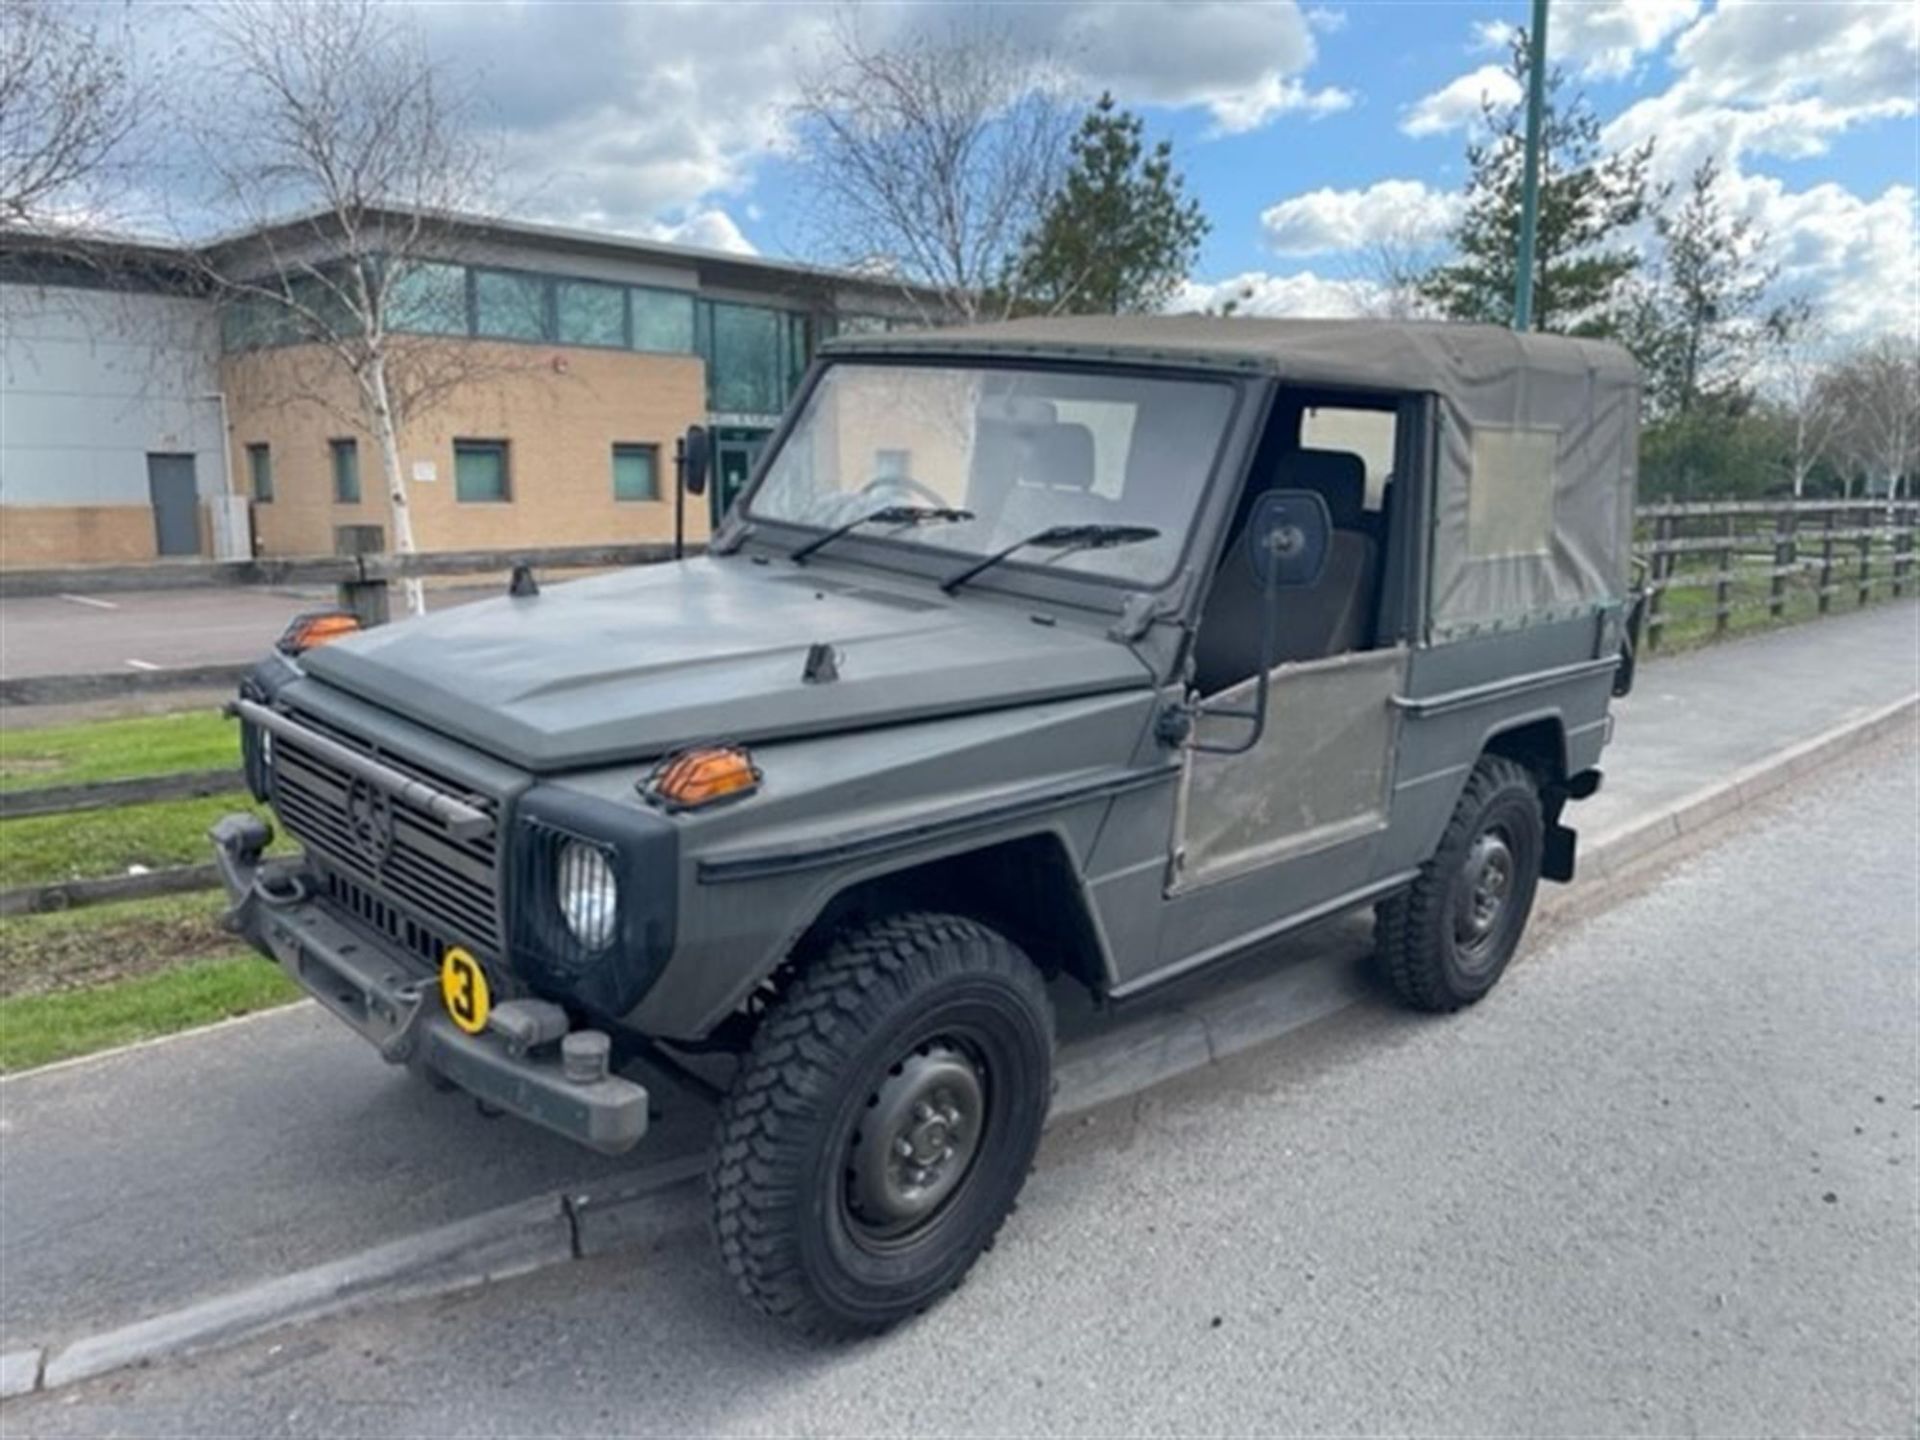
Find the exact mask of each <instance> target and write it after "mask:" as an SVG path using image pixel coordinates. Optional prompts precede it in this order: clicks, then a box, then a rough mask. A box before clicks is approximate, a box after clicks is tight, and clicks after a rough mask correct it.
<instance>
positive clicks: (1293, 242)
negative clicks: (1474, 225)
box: [1260, 180, 1464, 255]
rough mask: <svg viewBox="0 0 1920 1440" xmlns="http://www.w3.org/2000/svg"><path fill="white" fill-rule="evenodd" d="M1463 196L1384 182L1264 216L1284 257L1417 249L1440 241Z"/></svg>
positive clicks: (1309, 196)
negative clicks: (1388, 246) (1377, 247)
mask: <svg viewBox="0 0 1920 1440" xmlns="http://www.w3.org/2000/svg"><path fill="white" fill-rule="evenodd" d="M1463 204H1464V197H1462V196H1461V195H1459V194H1455V193H1450V192H1447V191H1442V190H1435V189H1433V188H1432V187H1431V186H1429V185H1427V184H1425V183H1423V182H1422V181H1419V180H1381V181H1379V182H1377V183H1376V184H1373V185H1369V186H1368V187H1367V188H1366V189H1364V190H1331V189H1323V190H1310V191H1308V192H1307V193H1306V194H1304V195H1294V196H1291V197H1289V198H1288V199H1285V200H1282V201H1280V202H1279V203H1278V204H1276V205H1271V206H1269V207H1268V208H1267V209H1265V210H1263V211H1261V212H1260V226H1261V229H1262V231H1263V232H1264V233H1265V236H1266V241H1267V244H1268V245H1270V246H1271V247H1272V248H1273V249H1275V250H1276V251H1278V252H1279V253H1281V254H1282V255H1321V254H1327V253H1331V252H1337V251H1351V250H1360V249H1364V248H1365V247H1367V246H1368V245H1372V244H1374V243H1376V242H1389V243H1392V244H1394V245H1397V246H1403V247H1417V246H1422V245H1430V244H1433V243H1434V242H1436V241H1438V240H1440V239H1441V238H1442V237H1443V236H1444V235H1445V234H1446V233H1447V231H1448V230H1450V229H1451V228H1452V227H1453V225H1454V222H1455V221H1457V220H1458V219H1459V218H1460V211H1461V207H1462V205H1463Z"/></svg>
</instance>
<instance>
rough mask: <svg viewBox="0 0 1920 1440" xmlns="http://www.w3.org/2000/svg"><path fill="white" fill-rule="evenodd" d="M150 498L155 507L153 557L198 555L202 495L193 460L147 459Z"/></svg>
mask: <svg viewBox="0 0 1920 1440" xmlns="http://www.w3.org/2000/svg"><path fill="white" fill-rule="evenodd" d="M147 498H148V500H149V501H150V502H151V503H152V505H153V548H154V553H155V554H158V555H198V554H199V553H200V491H199V486H198V484H197V483H196V482H195V480H194V475H193V456H191V455H149V456H147Z"/></svg>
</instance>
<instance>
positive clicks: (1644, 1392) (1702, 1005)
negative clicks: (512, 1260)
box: [4, 737, 1920, 1435]
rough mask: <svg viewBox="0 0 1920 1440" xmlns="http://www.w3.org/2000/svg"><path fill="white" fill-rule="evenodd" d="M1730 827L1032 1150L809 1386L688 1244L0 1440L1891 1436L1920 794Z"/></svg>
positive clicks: (1915, 1122)
mask: <svg viewBox="0 0 1920 1440" xmlns="http://www.w3.org/2000/svg"><path fill="white" fill-rule="evenodd" d="M1812 783H1813V785H1814V786H1815V787H1816V788H1815V789H1814V790H1813V791H1811V792H1809V791H1807V790H1799V791H1790V792H1788V793H1787V794H1785V795H1783V796H1781V797H1779V798H1777V799H1775V800H1772V801H1769V802H1767V803H1766V804H1764V805H1762V806H1760V807H1758V808H1756V809H1754V810H1751V811H1748V812H1745V814H1744V815H1743V816H1742V817H1741V818H1740V819H1739V820H1738V821H1736V822H1734V823H1733V824H1732V825H1731V826H1729V827H1728V829H1727V830H1725V831H1723V832H1721V835H1722V838H1720V839H1719V840H1718V841H1717V843H1716V844H1715V845H1713V846H1712V847H1711V848H1709V849H1706V850H1704V851H1701V852H1698V853H1695V854H1693V855H1692V856H1690V857H1689V858H1687V859H1685V860H1683V861H1680V862H1678V863H1676V864H1675V865H1674V866H1673V867H1672V868H1671V869H1670V870H1669V871H1667V872H1666V873H1664V874H1663V875H1661V876H1660V877H1659V878H1658V879H1657V880H1653V881H1649V882H1648V888H1646V889H1644V890H1643V891H1641V892H1640V893H1638V894H1636V895H1634V896H1632V897H1630V898H1627V899H1625V900H1624V901H1622V902H1621V903H1619V904H1618V905H1616V906H1615V907H1614V908H1613V909H1611V910H1610V911H1608V912H1607V913H1606V914H1604V915H1601V916H1598V917H1595V918H1591V919H1589V920H1587V921H1584V922H1582V923H1579V924H1572V925H1567V926H1564V927H1563V928H1562V929H1561V930H1560V931H1559V932H1558V933H1552V932H1549V933H1547V934H1545V935H1543V936H1542V937H1540V939H1539V940H1538V941H1537V942H1536V944H1535V945H1534V946H1533V948H1532V949H1531V951H1530V953H1529V956H1528V958H1527V959H1526V960H1525V962H1524V963H1523V964H1521V965H1520V966H1519V967H1517V968H1516V970H1515V971H1514V973H1513V974H1512V975H1511V976H1509V978H1508V980H1507V982H1506V983H1505V984H1504V985H1503V986H1502V988H1501V989H1500V990H1499V991H1498V992H1496V993H1495V995H1494V996H1493V997H1492V998H1490V999H1489V1000H1488V1001H1487V1002H1486V1003H1485V1004H1483V1005H1481V1006H1479V1007H1478V1008H1476V1009H1474V1010H1472V1011H1469V1012H1466V1013H1464V1014H1461V1015H1458V1016H1454V1017H1450V1018H1446V1019H1431V1018H1420V1017H1414V1016H1410V1015H1406V1014H1403V1013H1401V1012H1399V1011H1397V1010H1395V1009H1393V1008H1392V1007H1390V1006H1389V1005H1387V1004H1386V1003H1385V1002H1384V1001H1373V1002H1367V1003H1363V1004H1361V1005H1359V1006H1357V1007H1355V1008H1352V1009H1349V1010H1347V1011H1345V1012H1344V1013H1342V1014H1341V1015H1339V1016H1337V1017H1335V1018H1333V1019H1330V1020H1327V1021H1325V1022H1323V1023H1322V1024H1320V1025H1318V1026H1316V1027H1313V1028H1312V1029H1309V1030H1307V1031H1304V1032H1301V1033H1300V1034H1298V1035H1296V1036H1294V1037H1292V1038H1291V1039H1289V1040H1287V1041H1284V1042H1282V1043H1280V1044H1278V1045H1276V1046H1272V1047H1268V1048H1266V1049H1263V1050H1259V1051H1254V1052H1250V1053H1248V1054H1246V1055H1243V1056H1241V1057H1240V1058H1238V1059H1236V1060H1233V1061H1230V1062H1227V1063H1225V1064H1223V1065H1219V1066H1215V1067H1212V1068H1210V1069H1208V1070H1205V1071H1202V1072H1199V1073H1198V1074H1196V1075H1194V1076H1192V1077H1190V1078H1188V1079H1187V1080H1184V1081H1179V1082H1175V1083H1173V1084H1170V1085H1167V1086H1163V1087H1161V1088H1160V1089H1158V1090H1155V1091H1151V1092H1148V1093H1147V1094H1145V1095H1143V1096H1139V1097H1135V1098H1134V1099H1132V1100H1130V1101H1125V1102H1120V1103H1116V1104H1114V1105H1112V1106H1109V1107H1106V1108H1105V1109H1102V1110H1098V1111H1095V1112H1093V1113H1091V1114H1089V1115H1087V1116H1085V1117H1083V1118H1082V1119H1081V1120H1080V1121H1077V1122H1073V1123H1071V1124H1068V1125H1066V1126H1063V1127H1061V1128H1059V1129H1057V1130H1056V1131H1055V1132H1054V1133H1053V1134H1052V1135H1051V1136H1050V1138H1049V1140H1048V1142H1047V1144H1046V1145H1045V1147H1044V1149H1043V1151H1042V1156H1041V1160H1040V1164H1039V1166H1038V1169H1037V1170H1036V1173H1035V1174H1034V1176H1033V1179H1032V1181H1031V1183H1030V1184H1029V1185H1028V1187H1027V1191H1026V1196H1025V1199H1024V1201H1023V1204H1022V1207H1021V1210H1020V1213H1019V1214H1018V1215H1017V1216H1016V1217H1015V1219H1014V1221H1013V1223H1012V1224H1011V1225H1010V1226H1009V1227H1008V1230H1007V1231H1006V1232H1005V1234H1004V1235H1003V1237H1002V1240H1001V1244H1000V1245H999V1247H998V1249H997V1250H995V1251H994V1252H993V1253H992V1254H991V1255H989V1256H988V1257H987V1258H986V1259H985V1261H984V1262H983V1263H982V1264H981V1265H980V1267H979V1268H978V1270H977V1271H976V1272H975V1275H974V1276H973V1278H972V1280H971V1281H970V1282H969V1283H968V1285H967V1287H966V1288H965V1289H964V1290H962V1291H961V1293H960V1294H959V1295H957V1296H956V1297H954V1298H953V1299H952V1300H951V1301H950V1302H948V1303H947V1304H946V1305H944V1306H942V1307H940V1308H939V1309H937V1310H935V1311H934V1312H933V1313H932V1314H930V1315H928V1316H927V1317H925V1318H923V1319H922V1320H920V1321H919V1322H917V1323H915V1324H913V1325H910V1326H908V1327H906V1328H904V1329H902V1330H901V1331H899V1332H896V1333H895V1334H894V1335H892V1336H890V1337H887V1338H884V1339H882V1340H879V1341H875V1342H871V1343H867V1344H863V1345H858V1346H853V1347H849V1348H844V1349H833V1348H822V1347H817V1346H812V1345H809V1344H806V1343H803V1342H801V1341H799V1340H796V1339H793V1338H791V1337H789V1336H787V1335H786V1334H785V1333H784V1332H782V1331H781V1330H779V1329H778V1328H777V1327H774V1326H772V1325H771V1324H768V1323H765V1322H762V1321H759V1320H757V1319H755V1318H754V1317H753V1316H751V1315H750V1314H749V1313H748V1312H747V1311H746V1310H745V1309H744V1308H743V1307H742V1306H741V1305H740V1304H739V1303H738V1302H737V1301H735V1299H734V1298H733V1297H732V1295H731V1293H730V1292H729V1291H728V1290H727V1288H726V1287H725V1285H724V1283H723V1281H722V1279H721V1277H720V1275H719V1274H718V1272H717V1270H716V1268H715V1265H714V1262H713V1260H712V1258H711V1256H710V1255H709V1253H708V1251H707V1247H706V1245H705V1243H704V1240H703V1238H699V1237H693V1236H689V1237H687V1238H686V1239H685V1241H684V1242H682V1243H678V1244H675V1245H672V1246H670V1247H667V1248H663V1249H661V1250H659V1251H657V1252H655V1253H652V1254H648V1255H645V1256H642V1257H634V1256H631V1255H628V1256H615V1257H609V1258H605V1259H602V1260H597V1261H589V1262H583V1263H580V1264H576V1265H573V1266H568V1267H563V1268H561V1269H559V1270H556V1271H550V1272H547V1273H544V1274H540V1275H535V1276H530V1277H527V1278H525V1279H522V1280H519V1281H512V1282H507V1283H504V1284H500V1285H497V1286H494V1287H491V1288H489V1289H486V1290H484V1291H480V1292H476V1293H471V1294H467V1295H463V1296H458V1297H451V1298H445V1299H440V1300H433V1301H422V1302H417V1303H415V1304H412V1305H407V1306H400V1307H395V1308H392V1309H388V1310H384V1311H379V1312H372V1313H369V1314H366V1315H363V1316H359V1317H349V1318H343V1319H340V1320H336V1321H331V1322H327V1323H324V1324H320V1325H317V1326H314V1327H312V1328H310V1329H307V1330H303V1331H296V1332H291V1333H286V1334H283V1335H281V1336H279V1337H276V1338H273V1339H263V1340H260V1341H256V1342H253V1343H251V1344H248V1345H245V1346H242V1347H239V1348H237V1349H234V1350H230V1351H226V1352H222V1353H218V1354H213V1355H209V1356H205V1357H201V1358H199V1359H192V1360H186V1361H182V1362H179V1363H176V1364H172V1365H168V1366H165V1367H161V1368H159V1369H156V1370H154V1371H151V1372H144V1373H128V1374H124V1375H121V1376H117V1377H109V1378H106V1379H103V1380H101V1381H97V1382H94V1383H93V1384H91V1385H88V1386H83V1387H80V1388H78V1389H76V1390H73V1391H69V1392H63V1393H55V1394H52V1395H48V1396H42V1397H35V1398H33V1399H30V1400H27V1401H20V1402H11V1403H10V1404H9V1406H8V1407H7V1409H6V1410H5V1412H4V1428H5V1431H6V1433H7V1434H9V1435H92V1434H156V1435H158V1434H173V1435H178V1434H195V1435H215V1434H217V1435H318V1434H326V1435H360V1434H422V1433H430V1434H436V1435H451V1434H485V1435H533V1434H587V1433H596V1432H606V1431H609V1430H620V1431H624V1432H633V1433H649V1434H688V1433H708V1432H725V1433H737V1434H788V1433H802V1432H804V1433H817V1434H876V1433H907V1432H916V1433H941V1434H1014V1433H1018V1434H1035V1433H1044V1434H1120V1433H1126V1434H1164V1433H1183V1434H1191V1433H1222V1434H1225V1433H1275V1432H1302V1431H1306V1432H1319V1433H1403V1432H1416V1433H1425V1434H1433V1433H1476V1434H1527V1435H1549V1434H1573V1433H1581V1434H1680V1433H1702V1432H1705V1433H1734V1434H1786V1433H1796V1432H1819V1433H1824V1434H1852V1433H1858V1434H1882V1435H1885V1434H1899V1435H1909V1434H1911V1433H1913V1429H1914V1422H1915V1416H1916V1413H1920V1379H1917V1377H1916V1366H1917V1361H1916V1356H1920V1287H1916V1285H1915V1283H1914V1282H1915V1280H1916V1277H1920V1219H1917V1205H1920V1190H1917V1188H1916V1186H1917V1184H1920V1068H1917V1065H1920V1061H1917V1054H1916V1044H1917V1042H1920V988H1917V985H1916V981H1917V979H1920V868H1916V859H1917V858H1920V757H1916V751H1915V747H1914V742H1913V740H1912V738H1911V737H1904V738H1900V739H1897V740H1895V741H1892V742H1889V743H1883V744H1881V745H1879V746H1876V747H1873V748H1872V749H1871V750H1867V751H1863V752H1862V753H1861V754H1860V755H1859V756H1858V757H1857V758H1856V759H1855V760H1854V761H1852V762H1851V763H1850V764H1849V765H1848V766H1845V767H1841V768H1837V769H1835V770H1830V771H1828V772H1824V773H1823V774H1821V775H1820V776H1818V777H1816V778H1815V780H1814V781H1813V782H1812Z"/></svg>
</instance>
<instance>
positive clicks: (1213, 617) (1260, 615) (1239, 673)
mask: <svg viewBox="0 0 1920 1440" xmlns="http://www.w3.org/2000/svg"><path fill="white" fill-rule="evenodd" d="M1269 490H1311V491H1313V492H1314V493H1315V494H1317V495H1319V496H1320V498H1321V499H1323V500H1325V501H1326V503H1327V513H1328V516H1329V517H1330V518H1331V520H1332V522H1333V533H1332V536H1331V537H1330V540H1329V544H1328V547H1327V563H1326V568H1325V569H1323V570H1322V571H1321V572H1320V578H1319V579H1318V580H1316V581H1315V582H1314V583H1313V584H1312V585H1308V586H1302V587H1299V588H1295V589H1288V590H1283V591H1281V592H1280V595H1279V596H1278V601H1277V603H1278V605H1279V609H1278V611H1277V612H1276V614H1275V641H1276V645H1275V650H1274V663H1275V664H1285V663H1287V662H1289V661H1301V660H1319V659H1323V658H1325V657H1326V656H1329V655H1339V654H1342V653H1344V652H1346V651H1348V650H1358V649H1360V648H1361V647H1363V646H1364V645H1366V644H1367V641H1368V638H1369V635H1368V631H1369V621H1370V618H1371V614H1372V609H1373V592H1374V585H1375V582H1376V580H1377V579H1378V577H1379V571H1380V563H1379V562H1380V547H1379V545H1378V543H1377V542H1376V541H1375V540H1374V538H1373V536H1371V535H1370V534H1368V533H1367V529H1366V524H1367V521H1366V508H1365V507H1366V498H1367V469H1366V464H1365V462H1363V461H1362V460H1361V459H1360V457H1359V456H1358V455H1354V454H1350V453H1348V452H1347V451H1344V450H1295V451H1292V452H1290V453H1289V454H1287V455H1284V456H1282V457H1281V459H1280V463H1279V464H1278V465H1276V466H1275V467H1274V473H1273V476H1272V479H1271V480H1270V481H1269V482H1268V483H1267V484H1265V485H1261V486H1254V485H1249V486H1248V488H1247V494H1246V495H1245V496H1244V497H1242V502H1241V505H1240V509H1239V512H1238V513H1237V514H1236V516H1235V518H1234V528H1233V534H1232V537H1231V538H1230V539H1229V541H1228V549H1227V553H1226V554H1225V555H1224V556H1222V557H1221V561H1220V569H1219V573H1217V574H1216V575H1215V576H1214V579H1213V589H1212V590H1211V591H1210V592H1209V594H1208V595H1207V603H1206V605H1205V607H1204V608H1203V609H1202V611H1201V614H1200V634H1199V637H1198V639H1197V640H1196V642H1195V644H1194V683H1195V685H1196V686H1197V687H1198V688H1199V691H1200V693H1201V694H1202V695H1217V694H1218V693H1219V692H1220V691H1222V690H1226V689H1230V688H1232V687H1233V686H1235V685H1237V684H1239V683H1240V682H1241V681H1242V680H1245V679H1247V678H1249V677H1250V676H1252V675H1254V674H1256V673H1257V672H1258V671H1259V669H1260V648H1261V643H1262V639H1263V628H1262V627H1263V625H1264V623H1265V605H1266V591H1265V589H1264V588H1263V587H1262V585H1261V583H1260V577H1259V575H1258V574H1257V573H1256V572H1255V570H1254V567H1253V557H1252V556H1251V555H1250V554H1249V553H1248V551H1247V546H1246V524H1247V517H1248V516H1249V515H1250V514H1251V513H1252V510H1253V505H1254V502H1256V501H1257V500H1258V499H1259V497H1260V496H1261V495H1262V494H1264V493H1266V492H1267V491H1269Z"/></svg>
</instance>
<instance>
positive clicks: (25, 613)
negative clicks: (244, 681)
mask: <svg viewBox="0 0 1920 1440" xmlns="http://www.w3.org/2000/svg"><path fill="white" fill-rule="evenodd" d="M498 589H499V586H497V585H484V586H475V585H462V586H460V587H458V588H451V587H449V588H444V589H433V590H429V591H428V592H427V608H428V609H430V610H438V609H443V608H445V607H447V606H449V605H459V604H464V603H465V602H467V601H469V600H477V599H480V598H483V597H484V596H487V595H491V594H496V593H498ZM333 603H334V598H333V592H332V591H331V590H326V589H318V588H315V589H307V590H292V589H267V588H265V587H259V586H249V587H244V588H242V587H232V588H221V589H184V590H122V591H113V592H109V593H104V594H98V595H90V594H86V593H84V592H78V591H76V592H70V593H67V594H63V595H47V596H34V597H27V598H21V599H9V600H7V601H5V602H4V604H0V679H7V680H13V679H21V678H24V677H27V676H33V675H94V674H107V673H113V672H134V671H142V670H146V671H153V670H168V669H173V668H175V667H178V666H185V665H222V664H242V663H244V662H246V661H248V660H251V659H253V658H254V657H255V656H257V655H259V654H260V653H261V652H262V651H263V650H265V649H266V648H267V647H268V646H269V645H271V644H272V643H273V641H274V639H275V637H276V636H278V635H279V634H280V632H281V631H282V630H284V629H285V628H286V626H287V622H288V621H289V620H291V619H292V618H293V617H294V616H295V615H298V614H299V613H301V612H302V611H303V610H318V609H326V608H329V607H331V606H332V605H333Z"/></svg>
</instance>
